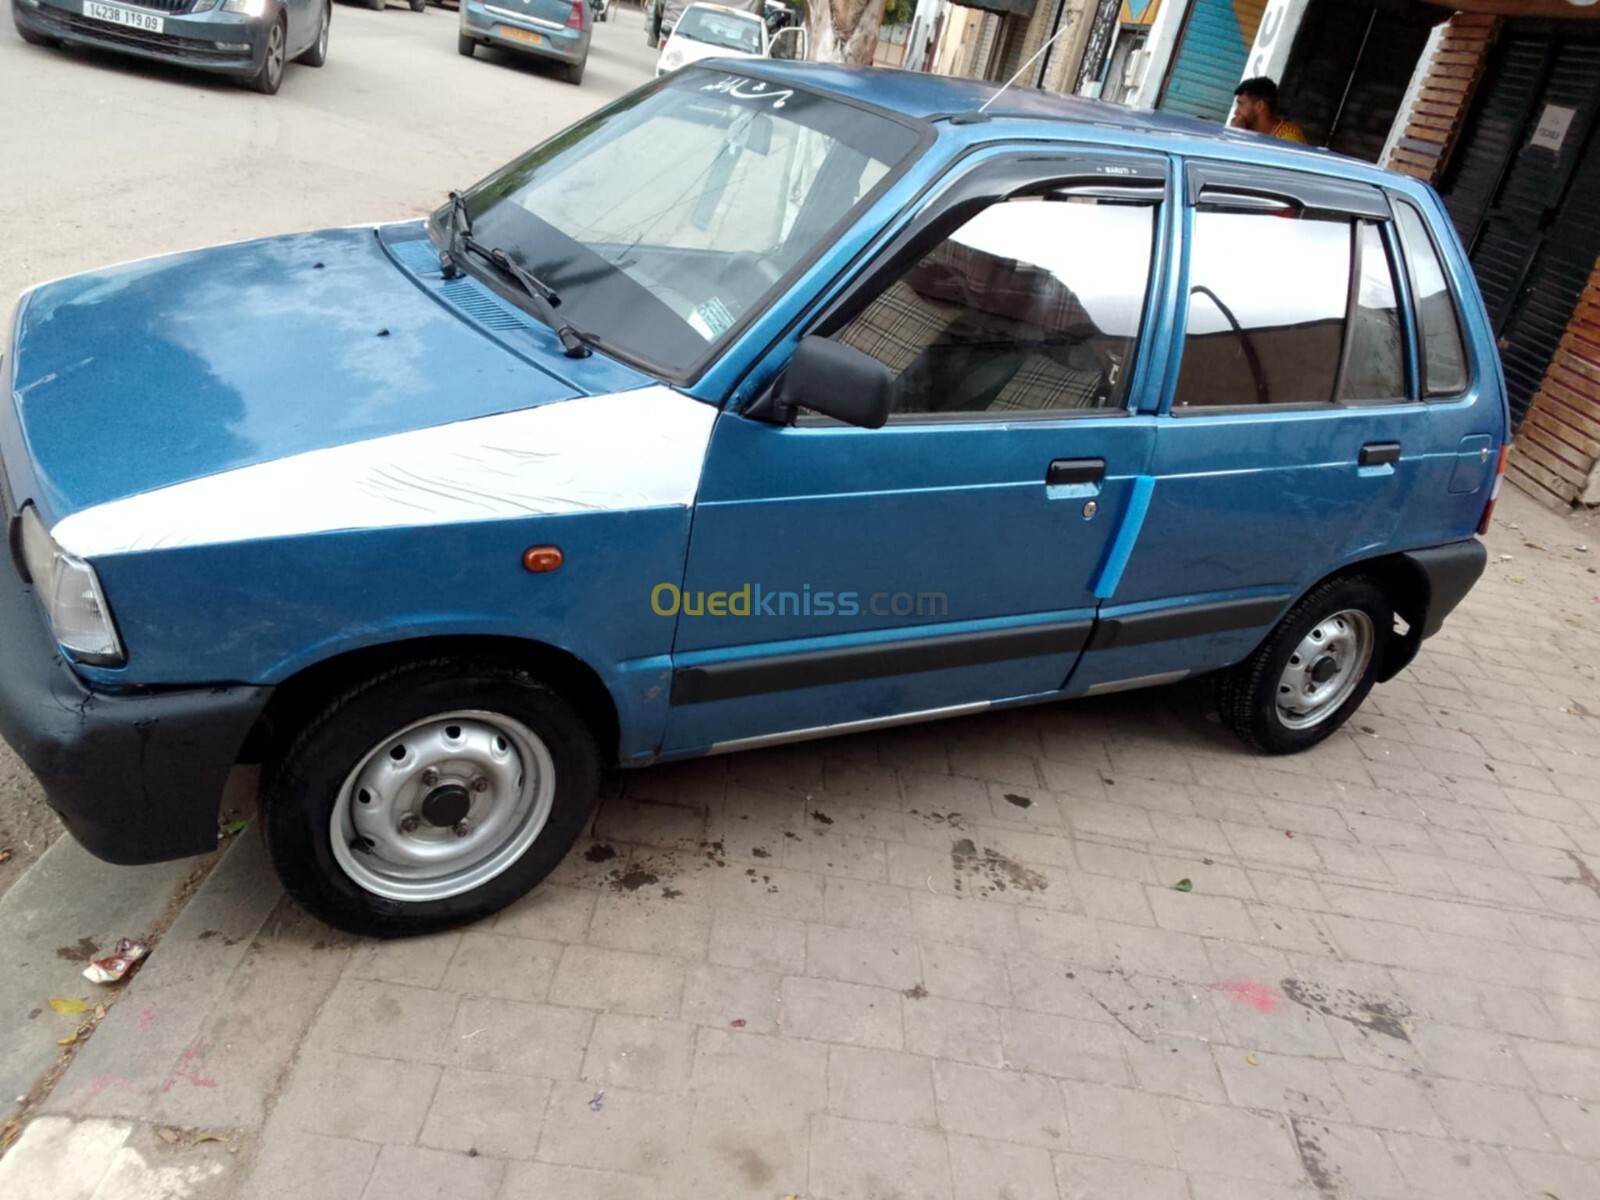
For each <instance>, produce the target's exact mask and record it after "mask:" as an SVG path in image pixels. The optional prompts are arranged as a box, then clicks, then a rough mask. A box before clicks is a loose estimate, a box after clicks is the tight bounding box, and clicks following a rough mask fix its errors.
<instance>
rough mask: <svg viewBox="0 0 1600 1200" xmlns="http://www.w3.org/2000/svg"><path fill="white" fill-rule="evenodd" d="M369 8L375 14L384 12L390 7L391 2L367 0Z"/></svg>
mask: <svg viewBox="0 0 1600 1200" xmlns="http://www.w3.org/2000/svg"><path fill="white" fill-rule="evenodd" d="M367 7H368V8H370V9H371V10H372V11H373V12H382V11H383V10H384V9H386V8H388V7H389V0H367Z"/></svg>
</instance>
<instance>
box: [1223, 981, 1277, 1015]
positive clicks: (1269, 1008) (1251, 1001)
mask: <svg viewBox="0 0 1600 1200" xmlns="http://www.w3.org/2000/svg"><path fill="white" fill-rule="evenodd" d="M1213 987H1214V990H1216V991H1219V992H1221V993H1222V994H1223V995H1224V996H1229V997H1231V998H1233V999H1234V1000H1237V1001H1238V1002H1239V1003H1240V1004H1248V1005H1249V1006H1250V1007H1251V1008H1253V1009H1255V1010H1256V1011H1257V1012H1263V1013H1270V1012H1277V1011H1278V989H1277V988H1275V987H1273V986H1272V985H1270V984H1266V983H1249V982H1246V981H1244V980H1233V981H1231V982H1228V983H1218V984H1214V985H1213Z"/></svg>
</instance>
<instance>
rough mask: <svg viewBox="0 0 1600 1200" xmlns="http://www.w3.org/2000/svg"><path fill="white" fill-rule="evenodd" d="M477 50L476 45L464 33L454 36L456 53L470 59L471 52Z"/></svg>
mask: <svg viewBox="0 0 1600 1200" xmlns="http://www.w3.org/2000/svg"><path fill="white" fill-rule="evenodd" d="M477 48H478V43H477V42H475V41H473V40H472V39H471V38H469V37H468V36H467V35H466V34H464V33H458V34H456V53H457V54H460V55H464V56H465V57H467V58H471V57H472V52H473V51H474V50H476V49H477Z"/></svg>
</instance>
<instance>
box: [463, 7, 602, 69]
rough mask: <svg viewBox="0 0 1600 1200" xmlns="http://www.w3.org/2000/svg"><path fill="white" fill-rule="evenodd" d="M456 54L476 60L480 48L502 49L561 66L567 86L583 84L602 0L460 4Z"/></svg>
mask: <svg viewBox="0 0 1600 1200" xmlns="http://www.w3.org/2000/svg"><path fill="white" fill-rule="evenodd" d="M460 8H461V28H460V32H459V33H457V34H456V49H457V50H459V51H460V52H461V53H462V54H464V55H466V56H467V57H468V58H471V57H472V56H473V54H474V53H475V52H476V51H477V49H478V47H479V46H498V47H499V48H500V49H502V50H514V51H516V52H517V53H518V54H528V55H531V56H533V57H534V58H543V59H548V60H551V61H553V62H557V63H560V64H561V70H562V76H563V78H565V79H566V81H567V82H568V83H582V82H583V70H584V68H585V67H586V66H587V65H588V63H589V37H590V35H591V34H592V33H593V32H594V22H595V18H596V16H598V15H599V14H600V13H601V12H603V11H604V5H603V3H602V0H495V2H494V3H489V2H488V0H461V5H460Z"/></svg>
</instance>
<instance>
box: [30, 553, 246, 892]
mask: <svg viewBox="0 0 1600 1200" xmlns="http://www.w3.org/2000/svg"><path fill="white" fill-rule="evenodd" d="M271 690H272V689H270V688H263V687H242V686H226V687H213V688H203V689H195V690H182V691H176V690H172V691H168V690H162V691H150V692H143V693H139V694H135V695H127V696H119V695H108V694H104V693H99V692H94V691H91V690H90V689H89V688H87V687H86V686H84V684H83V682H82V680H80V679H79V678H78V676H77V675H76V674H74V673H73V671H72V669H71V668H70V667H69V666H67V664H66V663H65V662H63V661H62V658H61V655H60V654H59V653H58V652H57V648H56V644H55V641H54V639H53V638H52V637H51V636H50V633H49V631H48V630H47V629H46V628H45V622H44V616H43V614H42V613H41V612H40V611H39V609H38V605H37V604H35V603H34V599H33V594H32V590H31V589H30V588H28V587H27V586H26V585H25V584H24V583H23V582H22V580H21V578H20V576H18V574H17V572H16V570H15V569H14V567H13V565H12V564H11V562H10V561H8V557H6V558H0V737H4V738H5V740H6V741H7V742H9V743H11V746H12V748H13V749H15V750H16V752H17V754H18V755H20V756H21V758H22V761H23V762H25V763H26V764H27V765H28V767H29V769H31V770H32V771H33V773H34V774H35V775H37V776H38V777H39V780H40V782H41V783H43V784H44V789H45V797H46V799H48V800H49V802H50V807H51V808H53V809H55V810H56V812H57V813H58V814H60V816H61V820H62V822H63V823H65V825H66V827H67V829H68V830H69V831H70V832H71V833H72V836H73V837H75V838H77V840H78V841H79V842H81V843H82V844H83V846H84V847H85V848H86V849H87V850H89V851H90V852H91V853H92V854H94V855H96V856H97V857H99V858H103V859H105V860H106V861H107V862H113V863H147V862H159V861H161V860H162V859H168V858H183V857H184V856H186V855H190V854H202V853H204V852H205V851H207V850H210V849H212V848H213V847H214V846H215V845H216V843H217V809H218V805H219V804H220V802H221V799H222V788H223V785H224V783H226V782H227V778H228V772H229V771H231V770H232V769H233V765H234V762H235V761H236V760H237V758H238V754H239V750H240V748H241V747H242V746H243V745H244V740H245V736H246V734H248V733H249V731H250V727H251V726H252V725H254V724H255V721H256V718H257V717H258V716H259V715H260V713H261V710H262V708H263V707H264V706H265V705H266V702H267V697H268V696H269V695H270V694H271Z"/></svg>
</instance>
